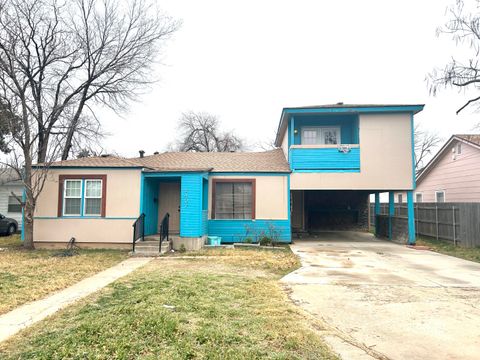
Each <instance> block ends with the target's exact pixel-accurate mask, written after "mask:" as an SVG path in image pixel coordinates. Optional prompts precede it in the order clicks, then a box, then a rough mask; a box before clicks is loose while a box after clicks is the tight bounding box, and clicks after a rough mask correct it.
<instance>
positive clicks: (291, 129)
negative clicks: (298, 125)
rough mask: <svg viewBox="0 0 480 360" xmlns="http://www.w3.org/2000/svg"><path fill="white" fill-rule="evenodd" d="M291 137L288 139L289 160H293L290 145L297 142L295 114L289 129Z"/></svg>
mask: <svg viewBox="0 0 480 360" xmlns="http://www.w3.org/2000/svg"><path fill="white" fill-rule="evenodd" d="M288 131H289V136H290V138H289V139H288V162H289V163H291V162H292V154H291V151H290V147H291V146H292V145H294V144H295V116H292V117H291V118H290V128H289V129H288Z"/></svg>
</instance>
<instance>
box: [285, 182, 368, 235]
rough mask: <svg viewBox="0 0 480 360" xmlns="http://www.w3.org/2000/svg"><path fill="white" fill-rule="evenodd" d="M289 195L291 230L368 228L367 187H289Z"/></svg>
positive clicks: (302, 231) (314, 230) (312, 230)
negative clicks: (307, 188) (358, 188)
mask: <svg viewBox="0 0 480 360" xmlns="http://www.w3.org/2000/svg"><path fill="white" fill-rule="evenodd" d="M291 195H292V196H291V201H292V230H293V232H294V233H306V234H314V233H318V232H321V231H332V230H368V204H369V200H368V197H369V192H368V191H362V190H293V191H292V194H291Z"/></svg>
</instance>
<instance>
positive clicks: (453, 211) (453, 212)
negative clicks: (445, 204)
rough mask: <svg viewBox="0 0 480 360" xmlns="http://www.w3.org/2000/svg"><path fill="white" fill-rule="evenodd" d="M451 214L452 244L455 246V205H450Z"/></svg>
mask: <svg viewBox="0 0 480 360" xmlns="http://www.w3.org/2000/svg"><path fill="white" fill-rule="evenodd" d="M452 215H453V246H457V239H455V235H456V234H455V227H456V225H455V206H452Z"/></svg>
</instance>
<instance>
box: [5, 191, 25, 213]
mask: <svg viewBox="0 0 480 360" xmlns="http://www.w3.org/2000/svg"><path fill="white" fill-rule="evenodd" d="M17 196H18V195H17ZM19 197H20V196H19ZM7 212H9V213H21V212H22V204H20V203H19V202H18V200H17V198H16V197H15V196H9V197H8V209H7Z"/></svg>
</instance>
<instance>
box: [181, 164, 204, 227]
mask: <svg viewBox="0 0 480 360" xmlns="http://www.w3.org/2000/svg"><path fill="white" fill-rule="evenodd" d="M202 195H203V174H201V173H188V174H183V175H182V177H181V185H180V236H181V237H200V236H202V235H203V230H204V227H203V221H202V214H203V209H202Z"/></svg>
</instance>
